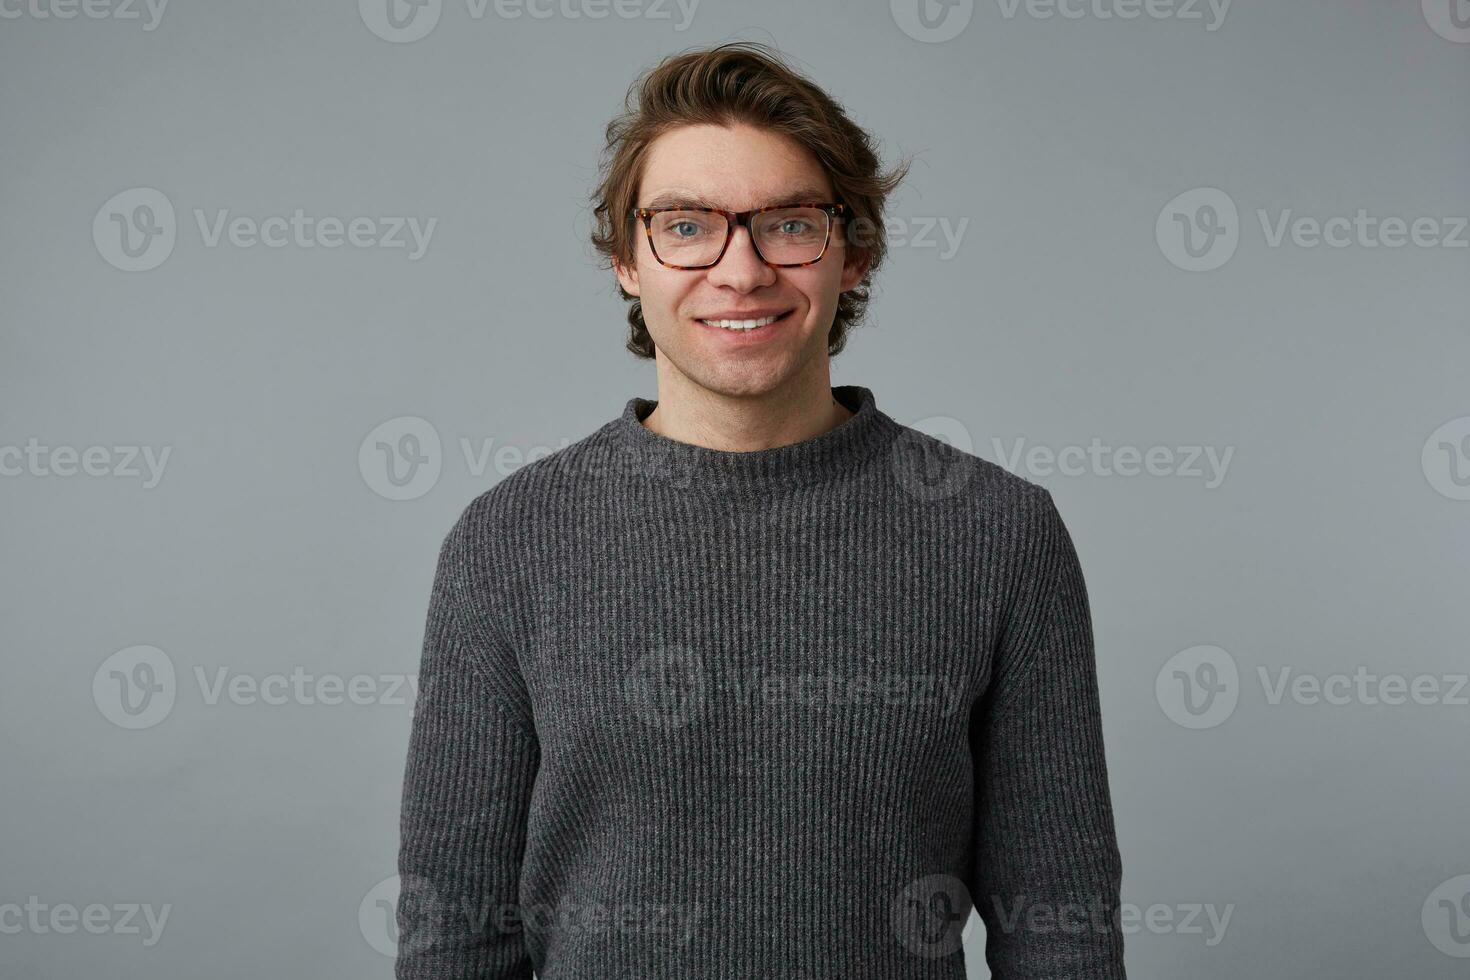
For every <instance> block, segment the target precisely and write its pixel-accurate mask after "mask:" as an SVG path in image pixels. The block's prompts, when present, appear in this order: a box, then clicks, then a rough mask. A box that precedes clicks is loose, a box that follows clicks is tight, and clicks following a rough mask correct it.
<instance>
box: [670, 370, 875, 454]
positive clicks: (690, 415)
mask: <svg viewBox="0 0 1470 980" xmlns="http://www.w3.org/2000/svg"><path fill="white" fill-rule="evenodd" d="M658 367H659V372H658V406H657V407H656V408H655V409H654V410H653V411H652V412H651V413H649V415H648V416H647V417H646V418H645V419H643V425H644V427H645V428H647V429H648V430H649V431H651V432H654V433H657V434H658V435H661V436H664V437H665V438H668V439H673V440H675V441H676V442H682V443H687V444H690V445H694V446H702V447H704V448H706V449H718V450H722V451H725V452H754V451H756V450H760V449H771V448H773V447H776V446H789V445H791V444H793V443H797V442H802V441H803V440H806V439H810V438H812V437H813V436H818V435H821V434H822V433H823V432H827V431H828V430H830V429H833V428H835V427H836V426H838V425H840V424H842V423H843V422H844V421H846V420H847V419H850V418H852V415H853V413H852V412H851V411H850V410H849V409H848V408H846V407H845V406H844V405H842V403H840V402H839V401H837V399H835V398H834V397H832V387H831V384H832V382H831V374H830V372H829V371H828V366H827V363H826V359H825V358H823V359H822V363H821V364H820V365H819V366H818V367H819V369H818V370H814V371H811V372H809V373H808V374H807V375H806V376H804V377H793V378H791V379H789V380H788V381H787V382H786V383H784V384H782V385H781V386H779V387H777V388H772V389H771V390H769V391H763V392H759V393H756V394H738V393H737V394H731V393H726V392H721V391H715V390H713V389H710V388H706V387H704V386H702V385H699V384H696V383H694V382H693V381H691V380H690V379H689V378H688V377H687V376H685V375H684V374H682V373H681V372H679V371H678V369H676V368H674V367H673V365H669V364H667V362H666V361H665V360H664V359H663V358H662V357H660V358H659V360H658Z"/></svg>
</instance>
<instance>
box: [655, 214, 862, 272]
mask: <svg viewBox="0 0 1470 980" xmlns="http://www.w3.org/2000/svg"><path fill="white" fill-rule="evenodd" d="M846 210H847V206H846V205H845V204H824V203H805V202H803V203H800V204H773V205H770V206H768V207H764V208H754V209H752V210H750V211H725V210H722V209H720V208H692V207H680V206H673V207H664V208H634V209H633V210H632V212H631V213H630V214H629V218H640V219H642V221H643V230H644V232H645V233H646V234H647V235H648V247H649V249H650V250H651V251H652V252H653V257H654V258H655V259H657V260H658V263H659V265H662V266H664V267H665V268H669V269H708V268H710V267H711V266H714V265H717V264H719V261H720V259H722V258H724V257H725V251H726V250H727V249H728V248H729V247H730V241H731V240H732V239H733V238H734V237H735V226H736V225H744V226H745V227H746V230H747V231H749V232H750V241H751V244H753V245H754V246H755V251H756V254H757V255H759V256H760V257H761V261H763V262H765V263H766V264H767V265H773V266H778V267H780V268H792V267H794V266H802V265H812V264H814V263H816V262H820V261H821V260H822V256H823V255H826V254H827V244H828V242H829V241H830V240H831V238H832V219H833V218H838V217H842V216H843V214H844V213H845V212H846Z"/></svg>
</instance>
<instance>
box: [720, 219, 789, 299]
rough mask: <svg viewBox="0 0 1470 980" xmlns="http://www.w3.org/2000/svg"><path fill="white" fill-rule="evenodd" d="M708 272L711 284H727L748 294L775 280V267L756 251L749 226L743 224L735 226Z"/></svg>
mask: <svg viewBox="0 0 1470 980" xmlns="http://www.w3.org/2000/svg"><path fill="white" fill-rule="evenodd" d="M708 275H709V281H710V282H711V283H712V284H713V285H716V286H729V287H730V288H731V289H734V290H736V291H737V292H741V293H748V292H750V291H751V290H752V289H757V288H759V287H761V286H769V285H771V283H773V282H775V281H776V270H775V269H773V268H772V267H771V266H769V265H767V264H766V263H765V261H764V260H762V259H761V257H760V255H759V254H757V253H756V250H755V242H753V241H752V240H751V237H750V229H749V228H747V227H745V226H744V225H736V226H735V235H734V237H732V238H731V239H730V247H729V248H727V249H725V254H724V255H723V256H722V257H721V258H720V261H719V263H718V264H717V265H715V266H714V267H713V268H711V269H710V270H709V273H708Z"/></svg>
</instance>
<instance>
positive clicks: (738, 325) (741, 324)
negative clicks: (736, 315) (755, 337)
mask: <svg viewBox="0 0 1470 980" xmlns="http://www.w3.org/2000/svg"><path fill="white" fill-rule="evenodd" d="M779 319H781V318H780V317H779V316H767V317H761V318H760V319H759V320H700V321H699V322H700V323H708V324H709V325H710V326H712V327H723V328H725V329H726V330H754V329H755V328H756V327H764V326H765V325H766V324H768V323H775V322H776V321H777V320H779Z"/></svg>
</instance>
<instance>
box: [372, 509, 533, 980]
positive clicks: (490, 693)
mask: <svg viewBox="0 0 1470 980" xmlns="http://www.w3.org/2000/svg"><path fill="white" fill-rule="evenodd" d="M465 531H466V521H465V520H464V519H463V518H461V520H460V521H459V522H458V523H457V524H456V525H455V528H454V529H453V530H452V531H450V533H449V536H448V537H447V538H446V539H445V541H444V545H443V547H442V549H441V550H440V554H439V563H438V567H437V570H436V572H435V576H434V587H433V592H432V594H431V597H430V600H429V613H428V622H427V625H426V628H425V631H424V646H423V655H422V661H421V664H420V669H419V691H418V697H417V701H416V703H415V707H414V716H413V729H412V733H411V735H410V739H409V748H408V761H407V765H406V767H405V773H404V780H403V809H402V816H401V821H400V834H401V840H400V846H399V852H398V873H399V875H400V878H401V887H400V899H399V903H398V912H397V927H398V937H399V942H398V956H397V960H396V963H395V976H396V977H398V980H419V978H430V977H432V978H435V980H460V978H464V980H469V978H474V980H530V978H531V960H530V957H529V954H528V952H527V949H526V946H525V942H524V938H523V933H522V932H521V931H520V929H519V921H520V917H519V915H518V914H516V910H518V909H519V889H520V866H521V856H522V854H523V853H524V850H525V841H526V814H527V810H528V807H529V804H530V796H531V787H532V785H533V783H534V782H535V775H536V769H537V766H538V764H539V760H540V752H539V748H538V744H537V741H536V737H535V729H534V726H533V725H532V723H531V719H530V709H529V702H528V701H527V700H526V694H525V688H524V683H523V682H522V681H521V679H520V674H519V669H518V667H517V666H516V660H515V656H514V654H513V652H512V651H511V650H510V648H509V647H508V646H507V645H506V644H505V642H504V641H503V640H502V639H501V638H500V637H499V635H498V633H496V632H495V631H494V630H493V627H491V626H490V625H489V624H487V623H484V622H483V621H481V620H479V619H478V618H477V617H475V616H474V615H473V611H472V610H471V609H470V608H469V607H468V606H467V604H466V603H465V601H464V594H465V590H466V589H467V588H468V587H469V582H470V577H469V575H468V574H467V568H468V565H467V562H466V559H465V555H466V554H467V549H466V548H465V547H464V544H463V542H464V534H465Z"/></svg>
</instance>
